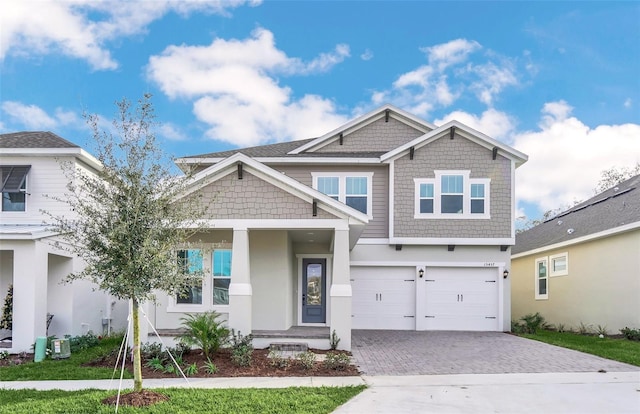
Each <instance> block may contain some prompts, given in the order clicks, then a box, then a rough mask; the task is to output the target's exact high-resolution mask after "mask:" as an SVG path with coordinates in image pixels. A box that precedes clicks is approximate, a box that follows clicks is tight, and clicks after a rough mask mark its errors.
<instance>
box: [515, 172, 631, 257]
mask: <svg viewBox="0 0 640 414" xmlns="http://www.w3.org/2000/svg"><path fill="white" fill-rule="evenodd" d="M638 228H640V175H636V176H635V177H631V178H630V179H628V180H626V181H624V182H621V183H620V184H618V185H616V186H614V187H612V188H610V189H608V190H606V191H603V192H602V193H600V194H597V195H595V196H593V197H591V198H590V199H588V200H586V201H583V202H582V203H580V204H577V205H575V206H573V207H571V208H570V209H568V210H566V211H564V212H562V213H560V214H558V215H557V216H555V217H553V218H552V219H550V220H547V221H545V222H544V223H541V224H539V225H537V226H535V227H532V228H531V229H529V230H527V231H524V232H521V233H519V234H517V235H516V244H515V246H513V247H512V249H511V254H512V255H514V256H513V257H516V256H517V257H521V256H524V255H527V254H532V253H534V252H537V251H541V250H548V249H550V248H554V246H555V247H561V246H566V245H568V244H575V243H579V242H582V241H586V240H592V239H595V238H598V237H605V236H608V235H612V234H618V233H621V232H625V231H629V230H633V229H638Z"/></svg>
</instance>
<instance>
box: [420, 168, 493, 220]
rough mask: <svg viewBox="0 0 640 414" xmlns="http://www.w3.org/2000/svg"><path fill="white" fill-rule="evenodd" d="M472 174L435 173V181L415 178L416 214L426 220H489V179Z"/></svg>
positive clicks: (459, 172)
mask: <svg viewBox="0 0 640 414" xmlns="http://www.w3.org/2000/svg"><path fill="white" fill-rule="evenodd" d="M469 175H470V171H435V178H415V179H414V183H415V214H414V217H415V218H417V219H422V218H427V219H428V218H452V219H488V218H490V215H489V194H490V192H489V185H490V183H491V180H490V179H488V178H470V177H469Z"/></svg>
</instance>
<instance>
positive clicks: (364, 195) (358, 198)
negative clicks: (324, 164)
mask: <svg viewBox="0 0 640 414" xmlns="http://www.w3.org/2000/svg"><path fill="white" fill-rule="evenodd" d="M311 176H312V178H313V188H315V189H316V190H318V191H320V192H321V193H323V194H326V195H328V196H329V197H331V198H333V199H334V200H338V201H340V202H342V203H344V204H346V205H348V206H349V207H352V208H354V209H356V210H358V211H360V212H362V213H364V214H366V215H367V216H369V218H372V217H373V214H372V213H373V212H372V209H373V207H372V206H373V173H372V172H365V173H333V172H322V173H311Z"/></svg>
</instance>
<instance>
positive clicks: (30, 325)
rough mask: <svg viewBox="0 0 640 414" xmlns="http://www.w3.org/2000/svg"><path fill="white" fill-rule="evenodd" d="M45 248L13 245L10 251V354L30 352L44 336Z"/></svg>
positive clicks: (45, 309)
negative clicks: (11, 277)
mask: <svg viewBox="0 0 640 414" xmlns="http://www.w3.org/2000/svg"><path fill="white" fill-rule="evenodd" d="M45 247H46V246H43V245H42V243H39V242H36V241H25V242H19V243H16V245H15V248H14V250H13V341H12V350H13V352H22V351H27V352H28V351H29V350H30V348H31V345H32V344H33V343H34V342H35V341H36V337H38V336H46V335H47V271H48V253H47V249H46V248H45Z"/></svg>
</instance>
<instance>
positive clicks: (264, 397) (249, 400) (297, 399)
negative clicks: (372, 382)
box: [0, 386, 366, 414]
mask: <svg viewBox="0 0 640 414" xmlns="http://www.w3.org/2000/svg"><path fill="white" fill-rule="evenodd" d="M365 388H366V387H365V386H358V387H312V388H310V387H296V388H293V387H292V388H283V389H266V388H259V389H189V388H165V389H161V390H155V391H158V392H161V393H162V394H165V395H167V396H168V397H169V401H166V402H163V403H160V404H155V405H154V406H153V407H143V408H134V407H124V406H120V408H119V409H118V412H121V413H123V414H127V413H151V412H153V413H156V414H174V413H208V414H228V413H238V414H241V413H245V414H246V413H307V414H327V413H331V412H333V411H334V410H335V409H336V408H338V406H340V405H342V404H344V403H345V402H347V401H348V400H349V399H351V398H353V397H354V396H356V395H357V394H359V393H360V392H362V391H363V390H364V389H365ZM114 394H115V391H104V390H82V391H61V390H52V391H36V390H6V389H0V401H2V404H1V407H2V408H0V411H1V412H7V413H11V414H33V413H96V414H109V413H111V414H112V413H113V409H114V407H113V406H108V405H104V404H102V403H101V400H102V399H104V398H106V397H109V396H112V395H114Z"/></svg>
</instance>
